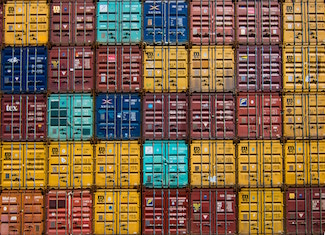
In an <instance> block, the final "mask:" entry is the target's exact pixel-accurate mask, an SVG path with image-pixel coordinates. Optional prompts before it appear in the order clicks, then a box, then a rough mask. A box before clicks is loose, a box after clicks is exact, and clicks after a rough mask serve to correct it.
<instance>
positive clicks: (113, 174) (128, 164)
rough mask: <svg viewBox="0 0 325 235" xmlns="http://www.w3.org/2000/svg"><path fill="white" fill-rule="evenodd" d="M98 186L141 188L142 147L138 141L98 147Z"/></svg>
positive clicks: (109, 143)
mask: <svg viewBox="0 0 325 235" xmlns="http://www.w3.org/2000/svg"><path fill="white" fill-rule="evenodd" d="M95 156H96V172H95V175H96V176H95V177H96V183H95V184H96V186H97V187H101V188H137V187H139V186H140V171H141V165H140V145H139V144H138V142H137V141H107V142H101V143H99V144H97V145H96V153H95Z"/></svg>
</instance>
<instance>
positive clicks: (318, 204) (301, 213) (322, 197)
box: [286, 188, 325, 235]
mask: <svg viewBox="0 0 325 235" xmlns="http://www.w3.org/2000/svg"><path fill="white" fill-rule="evenodd" d="M286 211H287V216H286V227H287V234H289V235H296V234H301V235H303V234H310V235H313V234H324V233H325V188H294V189H293V188H291V189H288V191H287V192H286Z"/></svg>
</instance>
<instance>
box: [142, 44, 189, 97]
mask: <svg viewBox="0 0 325 235" xmlns="http://www.w3.org/2000/svg"><path fill="white" fill-rule="evenodd" d="M143 62H144V65H143V70H144V74H143V82H144V84H143V89H144V90H145V91H148V92H183V91H186V90H187V88H188V66H187V63H188V55H187V50H186V49H185V47H183V46H177V47H176V46H148V47H146V48H145V49H144V52H143Z"/></svg>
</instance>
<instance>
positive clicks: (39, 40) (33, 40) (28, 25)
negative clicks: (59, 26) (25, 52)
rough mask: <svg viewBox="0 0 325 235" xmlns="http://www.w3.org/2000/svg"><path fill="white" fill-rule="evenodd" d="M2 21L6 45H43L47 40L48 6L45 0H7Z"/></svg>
mask: <svg viewBox="0 0 325 235" xmlns="http://www.w3.org/2000/svg"><path fill="white" fill-rule="evenodd" d="M4 21H5V26H4V27H5V30H4V31H5V33H4V42H5V44H7V45H44V44H46V43H47V42H48V34H49V6H48V4H47V3H46V1H35V2H34V1H10V2H9V1H8V2H7V3H6V4H5V19H4Z"/></svg>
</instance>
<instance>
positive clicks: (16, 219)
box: [0, 191, 24, 235]
mask: <svg viewBox="0 0 325 235" xmlns="http://www.w3.org/2000/svg"><path fill="white" fill-rule="evenodd" d="M21 204H22V200H21V194H20V193H18V192H16V193H14V192H10V191H9V192H7V193H6V192H2V193H1V196H0V205H1V207H0V217H1V225H0V233H1V234H10V235H11V234H15V235H18V234H21V233H22V232H21V225H22V223H23V221H22V219H23V216H22V209H24V208H22V205H21Z"/></svg>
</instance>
